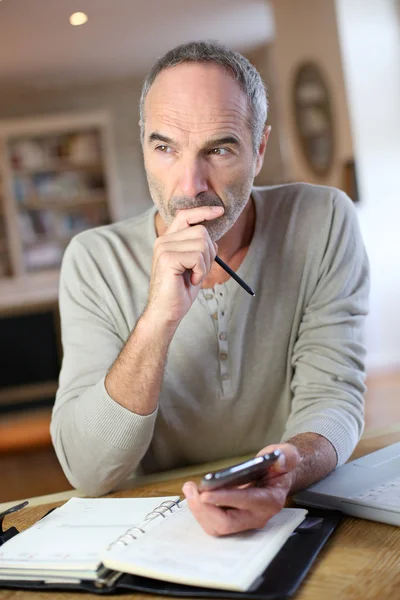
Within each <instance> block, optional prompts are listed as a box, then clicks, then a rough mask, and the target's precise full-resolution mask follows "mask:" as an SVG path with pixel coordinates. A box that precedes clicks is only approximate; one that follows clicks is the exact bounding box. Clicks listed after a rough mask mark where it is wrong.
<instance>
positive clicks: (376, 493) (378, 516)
mask: <svg viewBox="0 0 400 600" xmlns="http://www.w3.org/2000/svg"><path fill="white" fill-rule="evenodd" d="M294 501H295V502H296V503H297V504H301V505H302V506H316V507H319V508H331V509H337V510H340V511H342V512H343V513H345V514H347V515H352V516H354V517H361V518H362V519H370V520H372V521H380V522H381V523H390V524H391V525H400V442H399V443H397V444H392V445H391V446H388V447H387V448H383V449H382V450H378V451H377V452H372V454H368V455H367V456H363V457H362V458H358V459H357V460H353V461H352V462H349V463H347V464H345V465H343V466H341V467H338V468H337V469H336V470H335V471H333V472H332V473H330V474H329V475H328V476H327V477H325V478H324V479H322V480H321V481H319V482H318V483H315V484H314V485H312V486H310V487H308V488H306V489H305V490H303V491H301V492H299V493H298V494H295V496H294Z"/></svg>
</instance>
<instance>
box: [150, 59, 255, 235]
mask: <svg viewBox="0 0 400 600" xmlns="http://www.w3.org/2000/svg"><path fill="white" fill-rule="evenodd" d="M144 114H145V124H144V139H143V153H144V164H145V169H146V174H147V180H148V184H149V189H150V194H151V196H152V199H153V202H154V203H155V204H156V206H157V208H158V211H159V213H160V215H161V217H162V219H163V221H164V223H165V224H166V225H167V226H169V225H170V224H171V222H172V220H173V219H174V217H175V214H176V212H177V210H179V209H183V208H195V207H197V206H213V205H216V206H221V205H222V206H223V207H224V209H225V212H224V214H223V216H222V217H220V218H218V219H215V220H214V221H208V222H205V223H204V225H205V226H206V227H207V229H208V231H209V233H210V236H211V238H212V239H213V240H214V241H215V240H218V239H220V238H221V237H222V236H223V235H224V234H225V233H226V232H227V231H228V230H229V229H230V228H231V227H232V225H233V224H234V222H235V221H236V220H237V218H238V217H239V215H240V213H241V212H242V210H243V208H244V207H245V205H246V203H247V201H248V199H249V196H250V192H251V187H252V184H253V180H254V176H255V175H256V174H257V172H258V171H259V169H260V168H261V164H262V157H261V159H260V156H259V155H258V154H255V153H254V150H253V142H252V137H251V130H250V125H249V119H250V109H249V106H248V102H247V98H246V96H245V94H244V92H243V91H242V90H241V88H240V87H239V84H238V83H237V82H236V81H234V79H233V78H232V77H231V76H230V75H229V73H227V72H226V71H225V70H224V69H222V68H221V67H219V66H217V65H212V64H196V63H184V64H181V65H178V66H176V67H171V68H169V69H165V70H164V71H162V72H161V73H160V74H159V75H158V77H157V78H156V80H155V81H154V83H153V85H152V87H151V88H150V91H149V93H148V95H147V98H146V100H145V106H144ZM260 160H261V162H260Z"/></svg>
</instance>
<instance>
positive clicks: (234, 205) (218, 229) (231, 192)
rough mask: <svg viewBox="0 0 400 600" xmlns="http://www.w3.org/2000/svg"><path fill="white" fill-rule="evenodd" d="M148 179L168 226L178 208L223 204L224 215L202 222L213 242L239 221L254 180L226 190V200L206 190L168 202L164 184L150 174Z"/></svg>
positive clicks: (156, 202)
mask: <svg viewBox="0 0 400 600" xmlns="http://www.w3.org/2000/svg"><path fill="white" fill-rule="evenodd" d="M147 180H148V184H149V190H150V195H151V197H152V199H153V202H154V204H155V205H156V207H157V209H158V211H159V213H160V216H161V218H162V220H163V221H164V223H165V224H166V225H167V227H169V226H170V225H171V223H172V221H173V220H174V218H175V216H176V213H177V212H178V210H182V209H189V208H198V207H199V206H223V207H224V209H225V212H224V214H223V215H222V217H218V218H217V219H213V220H212V221H203V222H202V225H204V227H205V228H206V229H207V231H208V233H209V235H210V238H211V240H212V241H213V242H216V241H218V240H219V239H220V238H221V237H222V236H223V235H225V233H227V231H229V230H230V229H231V227H232V226H233V225H234V223H235V222H236V221H237V219H238V218H239V216H240V215H241V213H242V211H243V209H244V208H245V206H246V204H247V202H248V200H249V198H250V193H251V188H252V181H246V182H244V183H243V182H242V183H239V184H235V185H234V186H232V187H230V188H229V189H228V190H227V191H226V194H225V197H224V200H222V199H221V198H220V197H219V196H217V194H214V193H212V192H211V193H210V192H204V193H201V194H198V195H197V196H196V197H195V198H191V197H189V196H182V197H179V198H178V197H174V196H173V197H172V198H171V199H170V200H169V201H168V203H166V201H165V200H164V196H163V190H162V186H160V185H159V183H158V182H155V181H154V180H153V179H152V178H151V176H149V174H147Z"/></svg>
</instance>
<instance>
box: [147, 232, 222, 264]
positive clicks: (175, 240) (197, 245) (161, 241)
mask: <svg viewBox="0 0 400 600" xmlns="http://www.w3.org/2000/svg"><path fill="white" fill-rule="evenodd" d="M200 228H201V229H202V230H204V233H203V231H200V232H197V234H196V232H195V235H190V236H189V238H184V239H182V238H181V237H180V233H177V234H171V235H166V236H163V237H162V238H158V239H157V242H156V244H155V246H154V255H155V258H156V260H157V259H158V257H159V256H161V254H162V253H164V252H201V253H202V254H203V256H204V260H205V263H206V268H207V272H208V271H209V270H210V268H211V264H212V261H213V260H214V258H215V248H214V244H213V243H212V241H211V239H210V236H209V235H208V232H207V231H206V230H205V228H204V227H202V226H200ZM188 231H191V230H188Z"/></svg>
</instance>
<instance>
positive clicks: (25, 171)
mask: <svg viewBox="0 0 400 600" xmlns="http://www.w3.org/2000/svg"><path fill="white" fill-rule="evenodd" d="M65 171H86V172H89V173H93V172H95V173H97V172H103V171H104V167H103V165H102V164H101V163H87V164H75V163H73V162H69V161H67V160H60V161H58V162H52V163H48V164H47V165H43V166H42V167H35V168H13V169H12V172H13V175H36V174H41V173H54V172H58V173H62V172H65Z"/></svg>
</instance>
